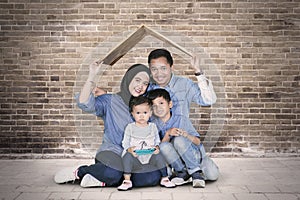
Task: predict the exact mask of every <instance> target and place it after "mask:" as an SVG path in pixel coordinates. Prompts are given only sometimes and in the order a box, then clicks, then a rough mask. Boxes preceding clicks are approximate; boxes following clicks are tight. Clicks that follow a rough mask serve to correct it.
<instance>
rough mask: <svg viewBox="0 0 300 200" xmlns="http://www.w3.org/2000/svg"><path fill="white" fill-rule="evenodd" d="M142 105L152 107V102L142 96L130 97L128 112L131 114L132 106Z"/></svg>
mask: <svg viewBox="0 0 300 200" xmlns="http://www.w3.org/2000/svg"><path fill="white" fill-rule="evenodd" d="M144 103H146V104H148V105H149V107H151V106H152V101H151V100H150V99H149V98H147V97H145V96H142V95H141V96H138V97H134V96H131V98H130V100H129V112H132V110H133V107H134V106H138V105H141V104H144Z"/></svg>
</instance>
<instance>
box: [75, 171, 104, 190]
mask: <svg viewBox="0 0 300 200" xmlns="http://www.w3.org/2000/svg"><path fill="white" fill-rule="evenodd" d="M80 186H81V187H84V188H86V187H104V186H105V183H104V182H102V181H99V180H98V179H96V178H95V177H93V176H92V175H90V174H86V175H84V177H83V178H82V180H81V182H80Z"/></svg>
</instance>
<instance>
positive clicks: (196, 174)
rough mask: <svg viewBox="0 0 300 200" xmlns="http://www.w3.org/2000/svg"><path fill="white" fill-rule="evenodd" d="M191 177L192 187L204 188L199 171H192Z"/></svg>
mask: <svg viewBox="0 0 300 200" xmlns="http://www.w3.org/2000/svg"><path fill="white" fill-rule="evenodd" d="M192 179H193V187H194V188H205V181H204V178H203V176H202V173H201V172H200V171H197V172H194V173H193V174H192Z"/></svg>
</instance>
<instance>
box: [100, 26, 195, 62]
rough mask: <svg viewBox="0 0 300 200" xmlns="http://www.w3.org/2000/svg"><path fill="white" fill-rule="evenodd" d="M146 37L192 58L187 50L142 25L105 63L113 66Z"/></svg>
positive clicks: (109, 55)
mask: <svg viewBox="0 0 300 200" xmlns="http://www.w3.org/2000/svg"><path fill="white" fill-rule="evenodd" d="M146 35H151V36H153V37H156V38H157V39H159V40H161V41H163V42H166V43H168V44H170V45H172V46H174V47H175V48H177V49H178V50H180V51H182V52H183V53H185V54H187V55H189V56H191V57H192V54H191V53H189V52H188V51H187V50H186V49H184V48H183V47H181V46H180V45H178V44H176V43H175V42H173V41H171V40H169V39H168V38H166V37H165V36H163V35H162V34H160V33H158V32H157V31H155V30H153V29H150V28H149V27H147V26H145V25H142V26H141V27H140V28H139V29H138V30H136V31H135V32H134V33H132V34H131V35H130V36H129V37H128V38H126V39H125V40H124V41H123V42H122V43H120V44H119V45H118V46H117V47H116V48H114V49H113V50H111V51H110V52H109V53H108V54H107V55H106V56H105V57H104V59H103V63H104V64H107V65H113V64H115V63H116V62H117V61H118V60H120V59H121V58H122V57H123V56H124V55H125V54H126V53H127V52H128V51H130V49H132V48H133V47H134V46H135V45H136V44H138V43H139V42H140V41H141V40H142V39H143V38H144V37H145V36H146Z"/></svg>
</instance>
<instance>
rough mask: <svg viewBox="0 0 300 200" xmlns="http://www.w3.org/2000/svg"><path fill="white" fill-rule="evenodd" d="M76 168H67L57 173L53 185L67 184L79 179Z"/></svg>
mask: <svg viewBox="0 0 300 200" xmlns="http://www.w3.org/2000/svg"><path fill="white" fill-rule="evenodd" d="M77 171H78V167H69V168H65V169H62V170H60V171H58V172H57V173H56V174H55V176H54V182H55V183H67V182H70V181H73V182H74V181H75V180H76V179H79V177H78V176H77Z"/></svg>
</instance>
